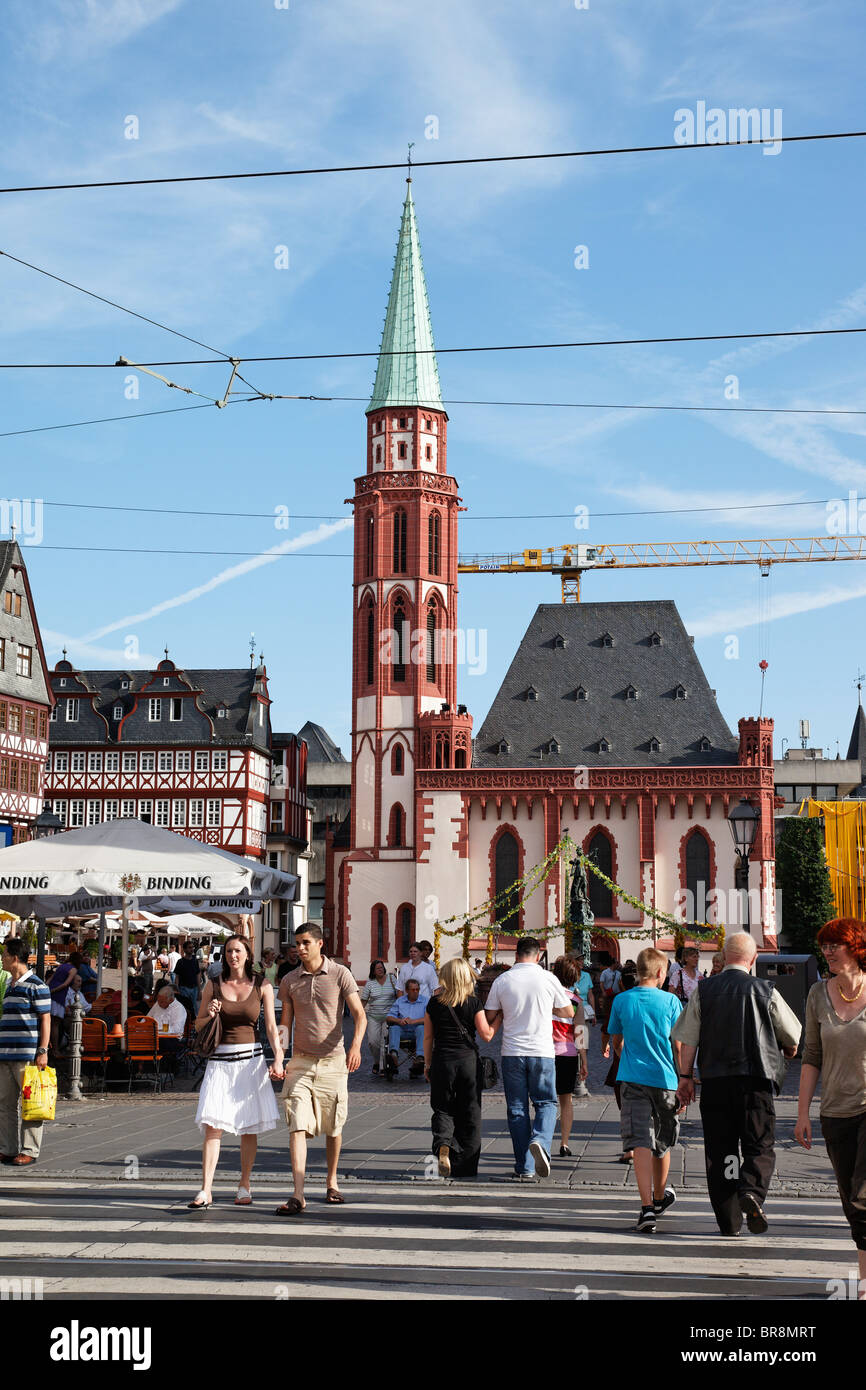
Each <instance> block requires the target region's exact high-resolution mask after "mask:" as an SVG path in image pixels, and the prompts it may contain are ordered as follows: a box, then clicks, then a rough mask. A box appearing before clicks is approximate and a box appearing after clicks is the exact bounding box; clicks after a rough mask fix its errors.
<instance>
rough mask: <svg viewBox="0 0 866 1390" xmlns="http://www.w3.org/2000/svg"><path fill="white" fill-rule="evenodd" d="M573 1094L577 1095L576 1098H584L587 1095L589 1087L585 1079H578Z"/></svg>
mask: <svg viewBox="0 0 866 1390" xmlns="http://www.w3.org/2000/svg"><path fill="white" fill-rule="evenodd" d="M574 1095H576V1096H577V1099H578V1100H586V1098H587V1097H588V1095H589V1087H588V1086H587V1084H586V1082H585V1081H578V1083H577V1085H576V1086H575V1088H574Z"/></svg>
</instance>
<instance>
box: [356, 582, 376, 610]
mask: <svg viewBox="0 0 866 1390" xmlns="http://www.w3.org/2000/svg"><path fill="white" fill-rule="evenodd" d="M368 595H369V597H370V598H371V599H372V600H373V602H374V603H375V602H376V589H375V587H374V585H372V584H362V585H361V587H360V588H359V589H358V592H357V594H356V596H355V602H356V604H357V606H358V608H360V607H361V604H362V603H363V602H364V600H365V599H366V598H367V596H368Z"/></svg>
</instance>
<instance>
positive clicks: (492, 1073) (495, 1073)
mask: <svg viewBox="0 0 866 1390" xmlns="http://www.w3.org/2000/svg"><path fill="white" fill-rule="evenodd" d="M445 1007H446V1009H447V1010H448V1012H449V1013H450V1015H451V1017H452V1018H453V1019H454V1022H455V1023H456V1024H457V1027H458V1028H459V1029H460V1032H461V1033H462V1034H463V1039H464V1041H465V1042H466V1043H467V1044H468V1046H469V1047H471V1048H472V1050H473V1052H474V1053H475V1056H476V1057H477V1058H478V1063H479V1066H480V1068H481V1089H482V1091H489V1090H491V1088H492V1087H493V1086H495V1085H496V1083H497V1081H498V1080H499V1068H498V1067H497V1065H496V1063H495V1062H494V1060H493V1058H492V1057H482V1055H481V1053H480V1052H479V1051H478V1044H477V1042H476V1041H475V1039H474V1038H473V1037H472V1036H471V1035H470V1033H469V1030H468V1028H465V1027H464V1025H463V1024H462V1023H461V1022H460V1019H459V1018H458V1017H457V1015H456V1013H455V1012H454V1009H453V1008H452V1007H451V1005H450V1004H446V1005H445Z"/></svg>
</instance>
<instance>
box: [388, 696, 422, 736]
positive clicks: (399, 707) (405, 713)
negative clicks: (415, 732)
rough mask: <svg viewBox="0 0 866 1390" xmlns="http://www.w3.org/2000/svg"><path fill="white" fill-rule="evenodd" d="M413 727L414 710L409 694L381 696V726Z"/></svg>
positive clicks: (393, 727) (395, 727)
mask: <svg viewBox="0 0 866 1390" xmlns="http://www.w3.org/2000/svg"><path fill="white" fill-rule="evenodd" d="M414 727H415V710H414V706H413V700H412V696H411V695H384V696H383V697H382V728H383V729H407V730H408V729H412V728H414Z"/></svg>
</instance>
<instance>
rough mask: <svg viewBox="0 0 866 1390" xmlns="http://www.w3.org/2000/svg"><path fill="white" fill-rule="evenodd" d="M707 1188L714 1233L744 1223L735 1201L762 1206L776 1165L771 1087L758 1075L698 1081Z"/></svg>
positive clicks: (729, 1231) (735, 1227) (733, 1228)
mask: <svg viewBox="0 0 866 1390" xmlns="http://www.w3.org/2000/svg"><path fill="white" fill-rule="evenodd" d="M701 1120H702V1122H703V1126H704V1158H705V1161H706V1167H707V1187H708V1189H709V1194H710V1202H711V1203H712V1207H713V1211H714V1212H715V1216H716V1221H717V1222H718V1224H719V1230H720V1231H721V1232H722V1233H723V1234H724V1235H731V1234H733V1233H734V1232H735V1231H739V1229H740V1227H741V1226H742V1224H743V1215H742V1212H741V1210H740V1203H739V1198H740V1197H743V1196H745V1195H747V1194H748V1195H750V1196H753V1197H755V1198H757V1200H758V1202H759V1203H760V1204H761V1206H763V1205H764V1201H765V1199H766V1196H767V1191H768V1189H769V1186H770V1179H771V1178H772V1176H773V1170H774V1168H775V1166H776V1154H775V1151H774V1149H773V1144H774V1142H775V1137H776V1110H775V1106H774V1105H773V1083H772V1081H767V1080H766V1079H765V1078H764V1077H760V1076H718V1077H711V1078H710V1079H708V1080H704V1081H703V1082H702V1083H701Z"/></svg>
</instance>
